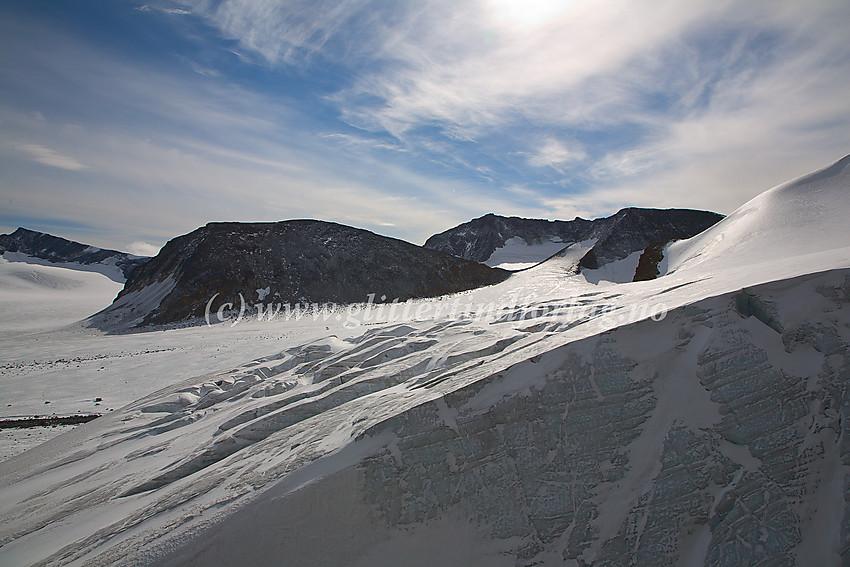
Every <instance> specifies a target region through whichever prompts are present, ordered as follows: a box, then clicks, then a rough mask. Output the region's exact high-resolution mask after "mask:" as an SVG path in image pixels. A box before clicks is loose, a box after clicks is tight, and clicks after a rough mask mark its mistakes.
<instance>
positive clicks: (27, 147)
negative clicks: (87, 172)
mask: <svg viewBox="0 0 850 567" xmlns="http://www.w3.org/2000/svg"><path fill="white" fill-rule="evenodd" d="M15 148H17V149H18V150H20V151H22V152H24V153H25V154H27V155H28V156H29V157H30V159H32V160H34V161H37V162H38V163H40V164H42V165H49V166H50V167H58V168H59V169H67V170H69V171H79V170H81V169H87V167H86V166H85V165H83V164H81V163H80V162H78V161H77V160H75V159H74V158H72V157H68V156H66V155H62V154H60V153H58V152H55V151H53V150H51V149H50V148H45V147H44V146H40V145H38V144H17V145H15Z"/></svg>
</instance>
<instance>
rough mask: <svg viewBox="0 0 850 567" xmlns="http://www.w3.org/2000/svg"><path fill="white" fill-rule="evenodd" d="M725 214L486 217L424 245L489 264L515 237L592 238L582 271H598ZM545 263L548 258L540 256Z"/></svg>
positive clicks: (533, 240)
mask: <svg viewBox="0 0 850 567" xmlns="http://www.w3.org/2000/svg"><path fill="white" fill-rule="evenodd" d="M722 218H723V215H719V214H717V213H712V212H708V211H697V210H691V209H641V208H635V207H631V208H627V209H622V210H620V211H619V212H618V213H616V214H614V215H612V216H610V217H605V218H599V219H595V220H585V219H583V218H578V217H577V218H576V219H575V220H572V221H560V220H557V221H549V220H540V219H524V218H519V217H503V216H499V215H495V214H492V213H491V214H487V215H484V216H483V217H480V218H477V219H473V220H471V221H469V222H466V223H463V224H461V225H459V226H456V227H455V228H452V229H449V230H447V231H445V232H441V233H440V234H435V235H434V236H432V237H431V238H429V239H428V240H427V241H426V242H425V247H426V248H431V249H433V250H441V251H443V252H448V253H449V254H453V255H455V256H457V257H459V258H465V259H467V260H473V261H475V262H487V261H488V259H489V258H490V257H491V256H492V255H493V252H495V251H496V249H498V248H501V247H503V246H505V244H506V243H507V242H508V241H509V240H511V239H514V238H521V239H522V240H523V241H524V242H525V243H526V244H528V245H534V244H540V243H543V242H553V241H554V242H561V243H563V245H564V247H566V246H568V245H570V244H572V243H576V242H583V241H588V240H595V244H594V245H593V246H592V248H590V250H589V251H588V252H587V253H586V254H585V255H584V256H583V257H582V258H581V261H580V262H579V266H580V267H581V268H587V269H591V270H592V269H596V268H599V267H601V266H603V265H605V264H607V263H609V262H613V261H615V260H621V259H623V258H625V257H626V256H628V255H629V254H632V253H633V252H638V251H643V250H645V249H646V248H647V247H648V246H650V245H653V244H658V243H661V242H664V243H666V242H668V241H670V240H681V239H684V238H690V237H692V236H695V235H696V234H699V233H700V232H702V231H703V230H705V229H707V228H709V227H710V226H712V225H714V224H715V223H717V222H718V221H720V220H721V219H722ZM539 259H540V260H542V259H544V258H539Z"/></svg>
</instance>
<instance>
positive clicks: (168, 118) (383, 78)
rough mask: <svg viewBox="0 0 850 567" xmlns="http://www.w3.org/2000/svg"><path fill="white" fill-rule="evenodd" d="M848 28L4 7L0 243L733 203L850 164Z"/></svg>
mask: <svg viewBox="0 0 850 567" xmlns="http://www.w3.org/2000/svg"><path fill="white" fill-rule="evenodd" d="M848 26H850V2H847V1H846V0H834V1H828V0H813V1H810V2H806V3H803V2H799V1H796V0H795V1H780V0H770V1H760V0H738V1H734V0H728V1H727V0H710V1H701V0H689V1H687V2H683V1H681V0H677V1H672V0H647V1H645V2H633V1H626V0H598V1H579V0H572V1H570V0H560V1H554V0H466V1H458V0H454V1H442V0H436V1H429V0H417V1H415V2H413V1H411V2H405V1H400V0H399V1H393V0H375V1H370V0H356V1H353V0H328V1H322V2H319V1H315V0H309V1H308V0H303V1H302V0H296V1H280V0H278V1H271V0H191V1H189V0H187V1H183V2H176V1H167V0H152V1H150V2H147V3H145V2H131V1H124V0H102V1H96V0H75V1H73V2H67V1H47V0H5V1H4V2H2V4H0V203H1V204H0V232H9V231H11V230H14V228H15V227H17V226H18V225H23V226H27V227H29V228H33V229H37V230H44V231H47V232H52V233H54V234H59V235H62V236H66V237H69V238H74V239H77V240H81V241H84V242H88V243H92V244H96V245H99V246H107V247H112V248H119V249H124V250H131V251H135V252H138V253H142V252H151V251H155V250H156V249H157V248H158V247H159V246H161V245H162V244H163V243H164V242H165V241H166V240H168V239H169V238H172V237H174V236H177V235H179V234H183V233H186V232H188V231H190V230H193V229H195V228H197V227H198V226H200V225H203V224H205V223H207V222H210V221H222V220H239V221H273V220H283V219H290V218H320V219H325V220H332V221H336V222H341V223H345V224H350V225H353V226H357V227H361V228H367V229H370V230H374V231H375V232H378V233H380V234H386V235H389V236H395V237H398V238H403V239H406V240H409V241H412V242H416V243H422V242H424V240H425V239H426V238H427V237H428V236H429V235H431V234H433V233H436V232H440V231H442V230H445V229H447V228H450V227H452V226H455V225H457V224H459V223H461V222H465V221H467V220H469V219H471V218H473V217H477V216H480V215H483V214H485V213H488V212H495V213H498V214H504V215H518V216H527V217H535V218H550V219H572V218H574V217H576V216H583V217H585V218H593V217H597V216H603V215H608V214H611V213H613V212H616V211H617V210H618V209H619V208H622V207H624V206H631V205H635V206H649V207H693V208H702V209H710V210H715V211H718V212H722V213H729V212H731V211H732V210H734V209H735V208H736V207H738V206H739V205H740V204H742V203H744V202H745V201H746V200H748V199H749V198H751V197H752V196H754V195H756V194H758V193H760V192H762V191H764V190H765V189H768V188H770V187H771V186H773V185H776V184H778V183H781V182H783V181H786V180H788V179H790V178H793V177H796V176H799V175H802V174H804V173H807V172H809V171H811V170H814V169H817V168H819V167H822V166H825V165H827V164H828V163H830V162H832V161H834V160H837V159H839V158H841V157H842V156H844V155H846V154H847V153H850V103H848V101H850V43H848V42H847V41H846V40H845V38H844V35H845V34H846V30H847V29H848Z"/></svg>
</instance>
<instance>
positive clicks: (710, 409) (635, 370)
mask: <svg viewBox="0 0 850 567" xmlns="http://www.w3.org/2000/svg"><path fill="white" fill-rule="evenodd" d="M846 163H847V158H845V159H844V160H842V161H841V162H838V163H837V164H836V165H835V166H832V167H831V168H827V169H826V170H823V171H821V172H818V173H816V174H813V175H811V176H806V177H804V178H801V179H799V180H797V181H795V182H792V183H790V184H786V185H783V186H780V187H779V188H777V189H774V190H771V191H769V192H767V193H765V194H764V195H762V196H760V197H757V198H756V199H755V200H754V203H755V205H752V203H751V204H748V205H745V206H744V207H742V209H741V210H740V211H738V212H736V213H735V214H733V215H731V216H730V217H729V218H728V219H726V220H724V221H723V222H722V223H720V224H718V225H717V226H716V227H715V228H713V229H711V230H710V231H707V232H706V233H704V234H703V235H700V236H697V237H696V238H695V239H692V240H691V241H688V242H684V243H680V244H677V245H674V246H673V247H671V250H670V251H669V255H668V262H669V264H668V273H667V275H665V276H663V277H661V278H658V279H656V280H652V281H647V282H637V283H628V284H615V283H611V282H607V281H605V280H601V279H600V280H599V282H598V283H596V284H594V283H592V282H589V281H588V280H587V279H586V278H585V277H584V276H583V275H575V272H574V263H573V262H572V261H570V260H569V259H568V258H560V257H555V258H553V259H551V260H550V261H547V262H545V263H543V264H541V265H539V266H536V267H534V268H531V269H529V270H526V271H523V272H519V273H516V274H514V275H513V276H512V277H511V278H510V279H508V280H507V281H505V282H503V283H500V284H498V285H495V286H491V287H489V288H482V289H478V290H474V291H470V292H464V293H461V294H456V295H454V296H448V297H444V298H437V299H427V300H417V301H412V302H408V303H406V304H400V305H397V306H386V305H384V306H374V305H373V306H368V305H367V306H364V305H360V306H351V307H349V308H348V310H347V311H344V312H337V313H331V314H329V316H328V318H327V319H326V320H321V319H319V320H317V321H312V322H311V320H310V319H309V318H307V319H302V320H300V321H295V320H294V319H290V320H284V319H279V320H276V321H273V322H258V321H253V322H250V323H248V322H246V323H240V324H238V325H236V326H233V327H231V326H230V323H223V324H221V325H218V326H216V327H213V328H212V329H206V328H200V329H197V328H196V329H176V330H172V331H167V332H162V333H144V334H139V335H125V336H120V337H109V338H110V340H117V341H121V342H119V343H112V344H114V345H115V346H114V347H113V348H115V349H118V348H120V349H121V350H128V349H132V348H134V346H135V345H141V344H143V341H152V342H151V343H150V344H153V342H156V341H160V344H161V345H163V346H165V345H172V346H175V347H178V346H179V347H180V348H184V349H187V350H188V351H189V352H191V351H192V348H193V346H194V345H196V344H200V343H203V344H207V345H209V346H208V349H211V348H212V345H213V344H214V343H215V341H220V344H221V345H222V348H226V350H227V351H228V352H227V353H226V355H224V356H222V358H221V359H220V360H217V361H212V360H202V357H199V358H198V359H197V363H198V364H197V366H195V365H193V364H188V363H185V362H184V361H182V360H181V357H177V356H175V357H172V356H164V357H163V359H162V362H161V364H160V365H159V366H155V367H152V366H148V365H147V364H146V363H147V361H145V364H141V365H139V366H138V367H135V368H133V367H132V366H131V365H130V363H127V362H126V361H117V359H116V362H115V366H114V367H111V368H110V371H109V372H108V373H107V374H105V375H104V376H103V383H104V384H106V383H116V382H119V381H122V380H128V379H130V380H131V381H133V382H138V381H144V380H150V381H151V382H150V384H151V388H149V391H151V390H153V389H154V387H156V386H160V385H162V386H163V388H162V389H161V390H159V391H156V392H154V393H150V394H148V395H146V396H145V397H143V398H141V399H138V400H137V401H133V402H132V403H129V405H126V406H124V407H122V408H120V409H116V410H115V411H114V412H111V413H110V414H109V415H108V416H106V417H104V418H101V419H98V420H95V421H93V422H90V423H88V424H86V425H84V426H80V427H78V428H75V429H74V430H73V431H71V432H70V433H67V434H64V435H62V436H60V437H58V438H55V439H52V440H51V441H48V442H47V443H45V444H43V445H40V446H38V447H36V448H34V449H32V450H30V451H28V452H26V453H24V454H22V455H19V456H17V457H15V458H13V459H10V460H7V461H5V462H1V463H0V517H3V519H4V520H3V522H2V524H0V544H2V547H0V563H2V564H10V565H31V564H39V563H46V564H76V565H147V564H151V565H154V564H155V565H207V564H211V563H215V564H219V565H244V564H253V565H264V564H267V565H272V564H287V565H397V564H405V565H418V564H426V563H427V564H433V563H434V562H435V561H436V562H439V563H440V564H445V565H500V564H505V565H516V564H519V565H531V564H538V565H564V564H566V565H580V564H587V563H593V564H597V565H619V564H624V563H629V564H635V565H672V564H687V565H701V564H706V565H740V564H757V563H758V562H760V561H763V562H765V564H768V563H770V564H794V563H795V562H796V563H797V564H799V565H806V564H818V565H840V564H846V562H847V561H848V560H850V557H848V555H847V549H848V543H847V542H850V521H848V520H847V518H850V509H848V507H847V506H846V503H845V497H844V494H845V493H846V492H847V487H848V486H850V469H848V467H850V455H848V448H847V446H846V443H842V442H841V441H842V440H843V439H844V438H845V437H844V428H845V427H846V423H847V421H846V419H845V417H846V413H847V411H848V408H850V403H848V402H850V400H848V399H847V394H846V391H847V388H846V381H847V379H848V377H850V247H849V246H850V244H848V243H850V240H848V239H847V238H846V235H847V229H846V226H845V223H844V222H843V220H844V218H846V217H847V216H848V214H850V192H849V191H848V188H850V172H848V171H845V169H846V168H845V167H844V165H846ZM747 211H750V212H747ZM813 211H815V212H816V211H820V212H821V213H822V214H817V215H815V214H814V213H813ZM839 211H843V214H842V213H841V212H839ZM739 213H740V214H739ZM798 218H799V219H800V220H799V222H798V221H797V220H796V219H798ZM806 221H807V222H806ZM712 231H714V232H712ZM721 235H722V239H721V238H720V236H721ZM733 239H737V242H733ZM263 335H266V336H271V337H273V338H272V339H271V340H256V339H253V338H252V337H261V336H263ZM43 337H44V341H45V342H44V344H40V345H39V346H38V347H37V348H34V347H33V344H32V343H31V342H27V341H23V340H16V339H9V338H6V339H3V343H2V345H0V346H2V347H3V349H4V351H6V349H9V351H10V352H14V353H15V354H13V355H12V356H11V357H10V358H11V359H12V362H14V361H16V360H17V361H23V360H24V359H25V358H26V357H30V356H32V354H33V352H40V353H47V352H50V351H51V345H53V344H60V343H62V341H67V342H65V343H64V344H66V345H68V347H69V348H76V346H79V345H80V344H83V341H80V342H75V341H76V339H75V338H74V335H73V334H71V333H69V332H67V331H66V332H62V333H58V332H57V333H53V334H50V333H48V334H45V335H43ZM237 337H240V338H242V339H243V341H242V342H241V344H240V342H239V341H238V340H237ZM101 339H104V340H105V339H106V337H101ZM205 341H206V342H205ZM98 342H99V341H98V340H94V339H93V338H92V337H91V336H87V337H86V338H85V344H87V345H88V348H90V349H92V350H91V351H90V352H91V353H92V354H95V353H96V350H97V348H98ZM39 343H41V340H40V341H39ZM100 344H103V345H106V344H109V343H105V342H104V343H100ZM75 345H76V346H75ZM119 345H120V346H119ZM28 349H29V350H28ZM113 352H114V351H113ZM208 352H210V351H209V350H208ZM239 355H242V357H241V360H240V361H237V359H239ZM122 360H123V359H122ZM245 361H250V362H245ZM169 362H172V364H171V367H170V369H169V368H168V364H169ZM10 368H11V367H10ZM39 372H41V371H40V370H33V372H32V373H31V374H30V377H33V376H36V375H38V373H39ZM163 374H164V376H163ZM9 378H10V380H12V381H15V380H17V381H18V383H22V381H23V380H25V378H24V376H23V374H18V373H17V372H16V371H14V370H10V372H9ZM169 383H170V384H169ZM154 384H156V386H154ZM9 393H11V392H8V393H7V394H4V395H8V394H9Z"/></svg>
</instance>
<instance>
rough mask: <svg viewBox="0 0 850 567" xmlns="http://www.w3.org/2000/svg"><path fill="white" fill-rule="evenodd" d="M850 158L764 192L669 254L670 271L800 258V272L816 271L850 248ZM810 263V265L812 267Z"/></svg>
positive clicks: (754, 267)
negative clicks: (849, 168)
mask: <svg viewBox="0 0 850 567" xmlns="http://www.w3.org/2000/svg"><path fill="white" fill-rule="evenodd" d="M848 167H850V156H846V157H844V158H842V159H841V160H839V161H837V162H835V163H834V164H832V165H830V166H828V167H825V168H823V169H821V170H819V171H816V172H814V173H810V174H808V175H804V176H803V177H800V178H798V179H795V180H793V181H789V182H787V183H784V184H782V185H779V186H777V187H774V188H773V189H770V190H769V191H765V192H764V193H762V194H761V195H758V196H757V197H755V198H754V199H752V200H750V201H749V202H747V203H745V204H744V205H743V206H742V207H740V208H739V209H738V210H736V211H735V212H734V213H732V214H731V215H729V216H728V217H726V218H725V219H723V220H722V221H720V222H719V223H717V224H716V225H714V226H713V227H711V228H709V229H708V230H706V231H704V232H703V233H701V234H699V235H697V236H695V237H694V238H691V239H688V240H683V241H680V242H677V243H674V244H672V245H671V246H670V247H669V249H668V250H667V254H666V258H665V260H666V261H665V264H666V267H667V271H668V272H670V273H673V272H675V271H677V270H682V269H689V270H691V271H693V270H702V271H704V272H710V271H712V270H730V269H735V268H747V269H749V270H752V271H758V270H759V269H761V267H762V266H765V267H766V269H768V270H770V268H769V265H770V264H772V263H774V262H777V261H783V260H785V259H787V258H791V257H793V258H797V259H798V261H799V262H800V264H801V265H800V271H798V272H797V273H805V272H806V271H808V272H813V271H817V270H818V269H820V267H821V266H828V265H829V264H830V262H831V261H832V260H831V258H832V257H834V256H836V255H838V256H839V257H845V255H846V253H847V252H846V250H847V247H848V246H850V222H847V221H848V216H847V215H848V209H847V207H846V206H845V205H846V203H847V202H848V200H850V184H848V181H847V180H848V176H850V171H848ZM810 262H811V263H810Z"/></svg>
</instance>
